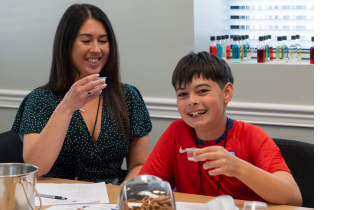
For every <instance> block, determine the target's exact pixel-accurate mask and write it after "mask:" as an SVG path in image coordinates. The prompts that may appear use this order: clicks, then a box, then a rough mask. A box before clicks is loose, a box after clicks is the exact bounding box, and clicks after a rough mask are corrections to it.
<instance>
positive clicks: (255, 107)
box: [144, 97, 314, 128]
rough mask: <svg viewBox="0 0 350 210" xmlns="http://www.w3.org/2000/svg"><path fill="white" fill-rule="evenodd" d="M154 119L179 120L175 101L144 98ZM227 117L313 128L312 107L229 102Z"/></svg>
mask: <svg viewBox="0 0 350 210" xmlns="http://www.w3.org/2000/svg"><path fill="white" fill-rule="evenodd" d="M144 101H145V103H146V106H147V109H148V111H149V113H150V115H151V117H154V118H165V119H179V118H180V114H179V112H178V110H177V106H176V99H165V98H150V97H144ZM226 114H227V116H228V117H230V118H232V119H236V120H242V121H244V122H247V123H251V124H256V125H272V126H288V127H305V128H313V127H314V107H313V106H301V105H286V104H263V103H242V102H229V104H228V105H227V109H226Z"/></svg>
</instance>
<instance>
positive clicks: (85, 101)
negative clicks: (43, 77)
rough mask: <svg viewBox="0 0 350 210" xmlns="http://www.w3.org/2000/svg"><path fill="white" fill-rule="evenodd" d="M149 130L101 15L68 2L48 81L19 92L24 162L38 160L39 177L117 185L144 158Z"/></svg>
mask: <svg viewBox="0 0 350 210" xmlns="http://www.w3.org/2000/svg"><path fill="white" fill-rule="evenodd" d="M98 76H101V77H107V80H106V83H107V84H108V85H107V84H104V81H105V80H103V79H97V77H98ZM96 79H97V80H96ZM151 129H152V124H151V121H150V117H149V114H148V111H147V109H146V107H145V104H144V102H143V99H142V96H141V94H140V92H139V91H138V90H137V89H136V88H135V87H133V86H130V85H127V84H122V83H121V82H120V72H119V56H118V47H117V42H116V38H115V36H114V32H113V29H112V26H111V24H110V22H109V20H108V18H107V16H106V15H105V13H104V12H103V11H102V10H100V9H99V8H97V7H95V6H92V5H88V4H75V5H72V6H70V7H69V8H68V9H67V11H66V12H65V13H64V15H63V17H62V19H61V21H60V23H59V25H58V28H57V31H56V35H55V40H54V46H53V60H52V66H51V73H50V79H49V82H48V83H47V84H46V85H44V86H42V87H39V88H38V89H35V90H33V91H32V92H31V93H30V94H28V95H27V96H26V97H25V99H24V100H23V102H22V104H21V106H20V107H19V109H18V112H17V116H16V118H15V121H14V124H13V126H12V130H13V131H16V132H18V133H19V134H20V135H23V159H24V161H25V162H26V163H29V164H33V165H36V166H38V167H39V171H38V176H47V177H55V178H64V179H76V180H84V181H92V182H100V181H105V182H106V183H113V184H121V183H122V182H123V181H124V180H127V179H130V178H132V177H134V176H137V174H138V172H139V171H140V169H141V167H142V165H143V164H144V162H145V160H146V159H147V157H148V155H149V148H150V146H149V135H148V133H149V132H150V131H151ZM124 157H126V160H127V171H123V170H122V169H121V165H122V163H123V159H124Z"/></svg>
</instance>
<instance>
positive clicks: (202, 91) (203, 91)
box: [199, 90, 209, 93]
mask: <svg viewBox="0 0 350 210" xmlns="http://www.w3.org/2000/svg"><path fill="white" fill-rule="evenodd" d="M208 91H209V90H200V91H199V93H206V92H208Z"/></svg>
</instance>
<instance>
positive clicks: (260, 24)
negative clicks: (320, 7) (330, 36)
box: [225, 0, 314, 49]
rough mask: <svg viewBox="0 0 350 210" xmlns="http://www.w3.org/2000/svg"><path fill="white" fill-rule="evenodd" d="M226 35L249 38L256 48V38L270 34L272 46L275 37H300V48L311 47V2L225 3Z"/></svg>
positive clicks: (231, 0) (234, 0)
mask: <svg viewBox="0 0 350 210" xmlns="http://www.w3.org/2000/svg"><path fill="white" fill-rule="evenodd" d="M226 4H227V8H226V9H225V15H226V17H227V19H226V20H225V21H226V23H227V28H226V31H227V34H229V35H249V40H250V42H251V45H253V47H254V46H257V45H258V44H259V43H258V42H259V41H258V39H259V36H263V35H271V39H272V44H273V47H274V48H275V47H276V44H277V37H278V36H287V37H288V39H287V44H288V45H289V44H290V40H291V36H292V35H297V34H298V35H300V44H301V46H302V48H303V49H308V48H310V46H311V37H312V36H314V2H313V1H312V0H293V1H291V0H264V1H262V0H226Z"/></svg>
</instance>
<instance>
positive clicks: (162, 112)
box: [0, 89, 314, 128]
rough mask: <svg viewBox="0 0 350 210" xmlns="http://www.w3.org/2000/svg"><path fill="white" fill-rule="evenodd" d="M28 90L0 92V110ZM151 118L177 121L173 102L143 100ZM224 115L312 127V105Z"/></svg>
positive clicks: (235, 106) (232, 106) (236, 107)
mask: <svg viewBox="0 0 350 210" xmlns="http://www.w3.org/2000/svg"><path fill="white" fill-rule="evenodd" d="M28 93H29V91H22V90H3V89H0V107H5V108H16V109H17V108H18V107H19V105H20V104H21V102H22V100H23V98H24V97H25V96H26V95H27V94H28ZM143 99H144V101H145V104H146V106H147V109H148V111H149V114H150V116H151V117H152V118H163V119H179V118H180V114H179V112H178V110H177V106H176V99H168V98H152V97H144V98H143ZM226 113H227V116H228V117H230V118H232V119H236V120H242V121H244V122H247V123H251V124H256V125H272V126H287V127H305V128H314V106H302V105H287V104H264V103H242V102H230V103H229V104H228V105H227V110H226Z"/></svg>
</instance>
